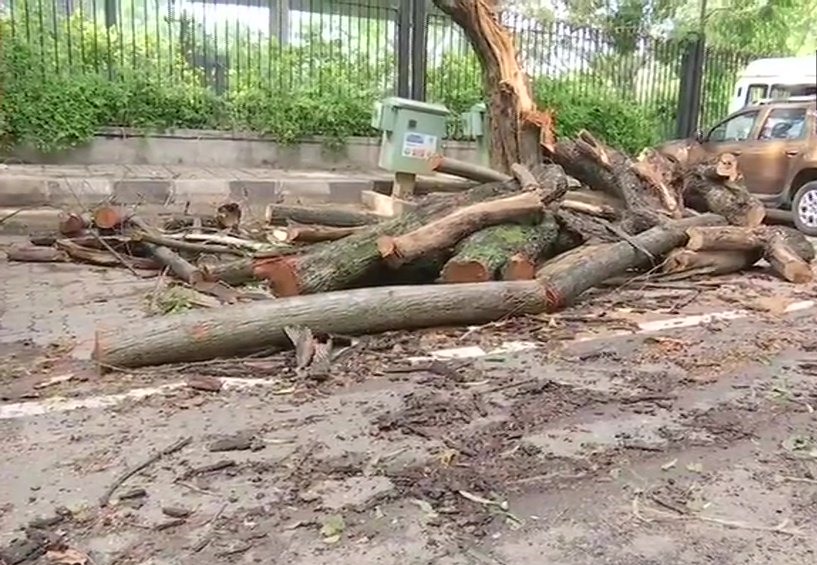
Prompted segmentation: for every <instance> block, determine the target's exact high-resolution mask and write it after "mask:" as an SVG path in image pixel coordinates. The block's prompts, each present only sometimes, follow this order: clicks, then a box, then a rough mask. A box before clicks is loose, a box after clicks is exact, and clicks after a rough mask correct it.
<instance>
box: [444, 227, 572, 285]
mask: <svg viewBox="0 0 817 565" xmlns="http://www.w3.org/2000/svg"><path fill="white" fill-rule="evenodd" d="M558 234H559V226H558V225H557V224H556V221H555V220H554V219H553V216H551V215H547V216H545V218H544V219H543V221H542V223H536V224H501V225H498V226H493V227H490V228H486V229H482V230H480V231H478V232H476V233H473V234H471V235H470V236H468V237H467V238H465V239H464V240H462V241H461V242H460V243H459V244H458V245H457V252H456V254H455V255H454V256H453V257H452V258H451V259H449V260H448V262H446V264H445V266H444V267H443V269H442V273H441V277H440V278H441V281H442V282H446V283H464V282H483V281H489V280H495V279H498V278H500V277H501V278H504V279H505V280H525V279H532V278H533V274H534V272H535V265H536V260H537V258H538V257H539V256H540V255H541V254H542V253H544V251H545V249H546V248H548V247H549V246H552V245H553V243H554V242H555V240H556V238H557V237H558ZM512 260H513V263H511V261H512ZM528 265H529V266H530V269H529V270H530V271H531V273H530V275H529V276H526V275H527V273H526V272H525V270H524V269H525V267H526V266H528ZM506 274H507V276H505V275H506Z"/></svg>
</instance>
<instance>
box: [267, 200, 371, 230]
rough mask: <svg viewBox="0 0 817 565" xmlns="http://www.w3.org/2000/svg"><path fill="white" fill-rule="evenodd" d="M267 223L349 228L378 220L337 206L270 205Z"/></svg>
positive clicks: (363, 213) (364, 213)
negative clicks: (293, 223)
mask: <svg viewBox="0 0 817 565" xmlns="http://www.w3.org/2000/svg"><path fill="white" fill-rule="evenodd" d="M266 218H267V223H268V224H276V225H285V224H287V223H288V222H295V223H298V224H320V225H324V226H335V227H341V228H351V227H356V226H366V225H369V224H374V223H377V222H378V220H379V219H380V218H378V217H376V216H373V215H372V214H367V213H366V212H358V211H355V210H344V209H342V208H338V207H337V206H331V207H330V206H289V205H286V204H270V205H268V206H267V213H266Z"/></svg>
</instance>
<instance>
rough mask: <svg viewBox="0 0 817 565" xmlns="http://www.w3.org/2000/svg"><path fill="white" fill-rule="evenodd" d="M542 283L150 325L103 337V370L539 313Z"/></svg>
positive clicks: (231, 312)
mask: <svg viewBox="0 0 817 565" xmlns="http://www.w3.org/2000/svg"><path fill="white" fill-rule="evenodd" d="M546 305H547V301H546V297H545V294H544V293H543V292H542V288H541V286H540V285H539V284H538V283H537V282H536V281H512V282H489V283H477V284H458V285H444V286H440V285H430V286H424V285H421V286H398V287H394V286H392V287H380V288H366V289H358V290H349V291H341V292H330V293H326V294H320V295H315V296H298V297H291V298H282V299H278V300H272V301H264V302H254V303H252V304H247V305H243V304H242V305H237V306H231V307H225V308H223V309H220V310H208V311H206V312H190V313H185V314H179V315H177V316H166V317H163V318H154V319H150V320H145V321H143V322H142V323H140V324H139V325H138V326H131V325H128V326H123V327H121V328H119V329H116V330H111V331H104V332H97V334H96V345H95V348H94V353H93V358H94V359H95V360H96V361H97V362H98V363H99V364H100V367H101V368H103V369H104V368H108V367H139V366H145V365H159V364H163V363H178V362H189V361H203V360H207V359H213V358H217V357H233V356H236V355H242V354H248V353H252V352H256V351H260V350H263V349H267V348H269V347H272V346H276V345H278V346H281V345H283V346H286V345H288V343H289V342H288V338H287V336H286V333H285V332H284V328H286V327H287V326H306V327H308V328H310V329H311V330H312V331H313V333H318V332H321V333H334V334H344V335H355V334H366V333H377V332H384V331H391V330H403V329H416V328H426V327H435V326H452V325H453V326H456V325H468V324H483V323H487V322H490V321H493V320H498V319H500V318H503V317H504V316H507V315H510V314H514V315H518V314H525V313H535V312H541V311H542V310H544V309H545V307H546Z"/></svg>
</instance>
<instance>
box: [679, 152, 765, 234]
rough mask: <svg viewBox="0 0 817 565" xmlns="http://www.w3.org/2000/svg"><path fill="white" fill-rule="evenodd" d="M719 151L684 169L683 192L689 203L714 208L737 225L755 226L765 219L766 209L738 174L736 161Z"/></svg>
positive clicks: (700, 208)
mask: <svg viewBox="0 0 817 565" xmlns="http://www.w3.org/2000/svg"><path fill="white" fill-rule="evenodd" d="M733 161H734V157H733V156H731V155H729V156H726V155H720V156H717V157H714V158H711V159H708V160H705V161H703V162H701V163H697V164H695V165H692V166H690V167H687V168H686V169H685V170H684V173H683V180H682V184H683V194H684V201H685V203H686V205H687V206H689V207H690V208H693V209H694V210H697V211H699V212H712V213H714V214H718V215H721V216H723V217H724V218H726V221H727V222H729V223H730V224H732V225H735V226H745V227H756V226H759V225H761V224H762V223H763V218H764V216H765V215H766V209H765V207H764V206H763V203H762V202H761V201H760V200H758V199H757V197H755V196H754V195H752V194H751V193H750V192H749V191H748V190H746V187H745V186H744V185H743V184H741V183H740V182H738V181H737V180H735V179H733V178H732V177H738V176H739V174H738V173H737V172H736V167H737V165H736V161H734V162H733Z"/></svg>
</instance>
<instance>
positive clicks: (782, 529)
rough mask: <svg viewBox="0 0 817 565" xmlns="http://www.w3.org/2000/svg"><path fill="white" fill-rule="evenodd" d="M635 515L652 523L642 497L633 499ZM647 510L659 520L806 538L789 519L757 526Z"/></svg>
mask: <svg viewBox="0 0 817 565" xmlns="http://www.w3.org/2000/svg"><path fill="white" fill-rule="evenodd" d="M632 506H633V514H634V515H635V517H636V518H638V519H639V520H641V521H643V522H647V523H649V522H652V521H653V520H651V519H650V518H647V517H646V516H644V515H643V514H642V513H641V504H640V495H636V496H635V497H634V498H633V505H632ZM644 509H645V510H649V511H650V512H651V513H652V514H654V515H655V516H656V517H657V518H659V519H666V520H676V521H685V520H694V521H697V522H704V523H707V524H717V525H719V526H723V527H725V528H733V529H736V530H749V531H754V532H769V533H772V534H784V535H787V536H794V537H805V535H806V534H805V533H804V532H802V531H800V530H792V529H789V528H788V527H787V526H788V525H789V521H788V519H786V520H783V521H782V522H780V523H779V524H778V525H776V526H755V525H753V524H744V523H743V522H735V521H732V520H724V519H722V518H713V517H711V516H700V515H698V514H683V515H679V514H670V513H669V512H664V511H663V510H658V509H656V508H647V507H644Z"/></svg>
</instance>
